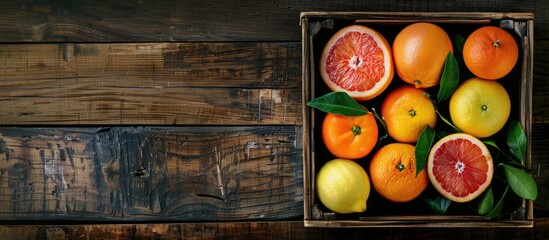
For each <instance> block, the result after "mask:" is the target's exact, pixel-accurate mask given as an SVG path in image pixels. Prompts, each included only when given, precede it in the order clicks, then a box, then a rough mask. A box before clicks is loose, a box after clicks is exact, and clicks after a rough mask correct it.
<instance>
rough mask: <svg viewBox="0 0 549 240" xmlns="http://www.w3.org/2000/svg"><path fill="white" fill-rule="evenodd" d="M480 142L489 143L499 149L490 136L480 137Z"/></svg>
mask: <svg viewBox="0 0 549 240" xmlns="http://www.w3.org/2000/svg"><path fill="white" fill-rule="evenodd" d="M482 142H483V143H484V144H486V145H490V146H492V147H494V148H496V149H497V150H500V149H499V147H498V145H497V144H496V141H494V139H491V138H485V139H482ZM500 151H501V150H500Z"/></svg>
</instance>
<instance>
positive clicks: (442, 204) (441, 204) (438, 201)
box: [425, 196, 452, 214]
mask: <svg viewBox="0 0 549 240" xmlns="http://www.w3.org/2000/svg"><path fill="white" fill-rule="evenodd" d="M425 202H427V204H428V205H429V207H430V208H431V211H433V212H435V213H438V214H444V213H446V210H448V207H450V203H452V201H450V200H449V199H448V198H445V197H443V196H438V197H437V198H435V199H434V200H433V199H431V198H425Z"/></svg>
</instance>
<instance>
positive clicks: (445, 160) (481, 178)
mask: <svg viewBox="0 0 549 240" xmlns="http://www.w3.org/2000/svg"><path fill="white" fill-rule="evenodd" d="M427 173H428V175H429V179H430V180H431V183H432V184H433V186H434V187H435V189H436V190H437V191H438V192H439V193H440V194H441V195H442V196H444V197H446V198H448V199H450V200H452V201H454V202H468V201H471V200H473V199H475V198H476V197H478V196H479V195H480V194H481V193H482V192H484V190H486V188H488V186H489V185H490V183H491V182H492V177H493V175H494V165H493V161H492V156H491V155H490V152H489V151H488V148H486V145H484V143H482V142H481V141H480V140H478V139H477V138H475V137H473V136H472V135H469V134H466V133H454V134H450V135H448V136H446V137H444V138H442V139H440V140H439V141H438V142H437V143H435V145H434V146H433V147H432V148H431V152H430V153H429V159H428V162H427Z"/></svg>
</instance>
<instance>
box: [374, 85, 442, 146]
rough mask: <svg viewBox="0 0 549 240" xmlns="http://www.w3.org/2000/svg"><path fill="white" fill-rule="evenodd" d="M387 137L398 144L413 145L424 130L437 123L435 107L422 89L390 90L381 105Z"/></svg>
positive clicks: (402, 88)
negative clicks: (427, 126)
mask: <svg viewBox="0 0 549 240" xmlns="http://www.w3.org/2000/svg"><path fill="white" fill-rule="evenodd" d="M381 117H382V118H383V119H384V120H385V123H386V125H387V131H388V134H389V136H391V137H392V138H393V139H395V140H396V141H398V142H404V143H414V142H416V141H417V139H418V138H419V135H420V134H421V132H422V131H423V129H425V125H429V126H430V127H431V128H434V127H435V126H436V123H437V115H436V112H435V107H434V105H433V103H432V102H431V100H430V99H429V97H427V95H426V92H425V90H424V89H418V88H415V87H413V86H411V85H404V86H401V87H399V88H396V89H394V90H392V91H391V92H390V93H389V94H388V95H387V97H385V99H384V100H383V103H382V104H381Z"/></svg>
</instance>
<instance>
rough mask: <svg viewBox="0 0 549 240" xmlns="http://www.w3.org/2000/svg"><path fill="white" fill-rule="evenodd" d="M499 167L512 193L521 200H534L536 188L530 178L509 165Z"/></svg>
mask: <svg viewBox="0 0 549 240" xmlns="http://www.w3.org/2000/svg"><path fill="white" fill-rule="evenodd" d="M500 166H501V167H503V172H504V173H505V177H506V178H507V181H508V182H509V185H510V186H511V189H513V192H515V193H516V194H517V195H518V196H519V197H521V198H524V199H530V200H536V198H537V197H538V188H537V186H536V182H535V181H534V178H532V176H530V175H529V174H527V173H525V172H524V171H522V170H520V169H518V168H515V167H512V166H510V165H506V164H500Z"/></svg>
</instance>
